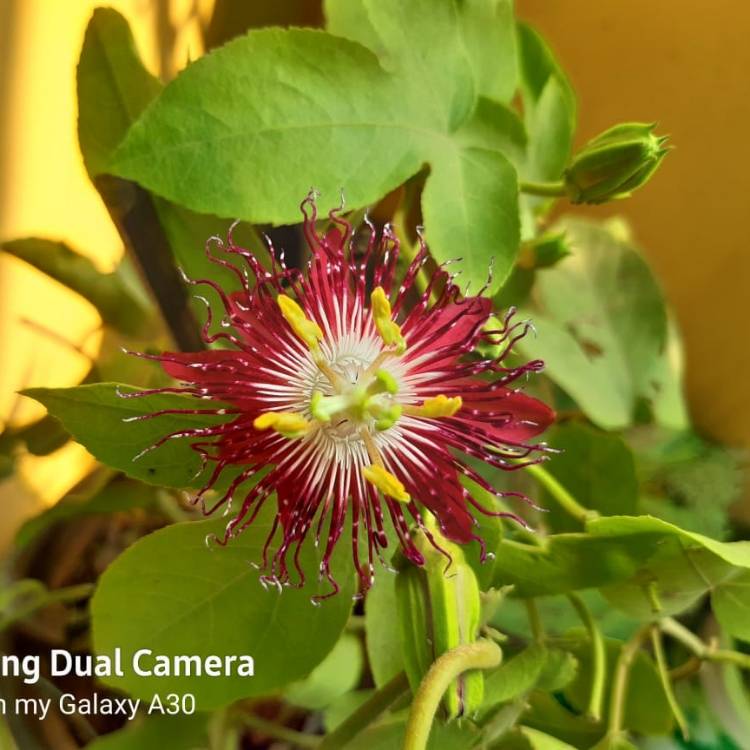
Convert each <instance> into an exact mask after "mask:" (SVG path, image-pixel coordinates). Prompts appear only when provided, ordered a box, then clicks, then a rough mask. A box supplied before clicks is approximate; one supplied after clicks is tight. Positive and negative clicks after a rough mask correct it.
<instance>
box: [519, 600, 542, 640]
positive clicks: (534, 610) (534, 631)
mask: <svg viewBox="0 0 750 750" xmlns="http://www.w3.org/2000/svg"><path fill="white" fill-rule="evenodd" d="M523 603H524V605H525V606H526V614H527V616H528V618H529V625H530V627H531V635H532V636H533V637H534V640H535V641H536V642H537V643H540V644H541V643H544V639H545V633H544V625H543V623H542V618H541V615H540V614H539V607H538V606H537V603H536V599H534V598H531V599H524V600H523Z"/></svg>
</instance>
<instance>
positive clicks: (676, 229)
mask: <svg viewBox="0 0 750 750" xmlns="http://www.w3.org/2000/svg"><path fill="white" fill-rule="evenodd" d="M517 7H518V12H519V15H520V16H521V17H522V18H525V19H526V20H529V21H531V22H533V23H534V25H535V26H537V28H539V29H540V30H541V31H542V33H543V34H544V35H545V36H546V37H547V38H548V40H549V42H550V43H551V44H552V46H553V48H554V49H555V50H556V51H557V53H558V55H559V57H560V59H561V60H562V62H563V64H564V66H565V68H566V70H567V71H568V72H569V74H570V76H571V78H572V80H573V85H574V87H575V89H576V91H577V92H578V95H579V105H580V107H579V114H580V129H579V141H582V140H585V139H588V138H590V137H591V136H593V135H595V134H596V133H598V132H599V131H601V130H603V129H604V128H606V127H608V126H609V125H612V124H614V123H616V122H618V121H621V120H627V119H634V120H641V121H647V122H648V121H654V120H658V121H659V123H660V125H659V131H660V132H663V133H670V134H671V135H672V139H673V143H674V145H675V147H676V148H675V150H674V151H673V152H672V153H671V154H670V155H669V156H668V157H667V158H666V159H665V161H664V163H663V166H662V168H661V169H660V171H659V172H658V174H657V175H656V177H655V178H654V179H653V180H652V182H651V183H649V185H648V186H647V187H646V188H644V189H643V190H642V191H641V192H640V193H638V194H636V196H635V197H634V198H632V199H630V200H628V201H625V202H623V203H621V204H618V205H615V206H614V207H612V206H607V207H602V208H598V209H593V210H590V211H589V213H592V214H595V215H598V216H604V215H609V214H612V213H617V212H620V213H624V214H625V215H627V216H628V217H629V218H630V219H631V220H632V223H633V225H634V228H635V233H636V237H637V238H638V239H639V241H640V242H641V244H642V245H643V246H644V249H645V250H646V253H647V255H648V258H649V259H650V261H651V263H652V265H653V267H654V268H655V270H656V272H657V274H658V276H659V278H660V279H661V281H662V283H663V285H664V287H665V289H666V292H667V295H668V297H669V300H670V302H671V303H672V305H673V307H674V309H675V311H676V312H677V316H678V319H679V322H680V324H681V326H682V332H683V335H684V338H685V342H686V345H687V385H688V393H689V397H690V403H691V407H692V411H693V416H694V418H695V420H696V421H697V423H698V424H699V426H700V427H702V428H703V429H704V430H705V431H706V432H708V433H709V434H711V435H713V436H714V437H718V438H721V439H723V440H726V441H730V442H733V443H741V444H744V445H745V446H748V445H750V366H749V364H750V355H749V354H748V352H749V351H750V349H749V347H748V344H747V340H748V336H747V325H748V323H749V322H750V304H749V302H750V232H749V231H748V222H747V218H748V205H750V137H748V123H750V43H749V42H748V29H749V28H750V5H749V4H748V3H747V2H745V1H744V0H711V2H701V1H699V0H660V1H659V2H653V0H567V1H566V2H562V0H517Z"/></svg>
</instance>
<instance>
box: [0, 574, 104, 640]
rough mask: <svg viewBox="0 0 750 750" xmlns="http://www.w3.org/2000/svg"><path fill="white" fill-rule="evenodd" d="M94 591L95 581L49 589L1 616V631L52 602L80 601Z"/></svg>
mask: <svg viewBox="0 0 750 750" xmlns="http://www.w3.org/2000/svg"><path fill="white" fill-rule="evenodd" d="M93 591H94V584H93V583H80V584H78V585H76V586H68V587H66V588H63V589H53V590H52V591H48V592H46V593H45V594H43V595H42V596H40V597H38V598H36V599H34V600H33V601H31V602H29V603H28V604H27V605H26V606H24V607H20V608H19V609H17V610H15V611H14V612H9V613H8V614H6V615H3V616H2V617H0V632H2V631H3V630H5V629H6V628H8V627H10V626H11V625H14V624H15V623H17V622H19V621H20V620H25V619H26V618H27V617H29V616H30V615H33V614H34V612H36V611H37V610H39V609H43V608H44V607H46V606H48V605H50V604H68V603H70V602H77V601H80V600H81V599H87V598H88V597H89V596H91V594H92V593H93Z"/></svg>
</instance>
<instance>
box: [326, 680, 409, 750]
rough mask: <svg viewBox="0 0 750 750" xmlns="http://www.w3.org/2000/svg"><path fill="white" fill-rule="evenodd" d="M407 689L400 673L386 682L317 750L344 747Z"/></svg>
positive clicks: (332, 749) (407, 686) (407, 685)
mask: <svg viewBox="0 0 750 750" xmlns="http://www.w3.org/2000/svg"><path fill="white" fill-rule="evenodd" d="M408 689H409V681H408V680H407V679H406V674H405V673H404V672H400V673H399V674H397V675H396V676H395V677H394V678H393V679H392V680H390V681H389V682H386V684H385V685H383V687H381V688H380V689H379V690H378V691H377V692H376V693H375V694H374V695H372V696H371V697H370V698H368V699H367V700H366V701H365V702H364V703H363V704H362V705H361V706H360V707H359V708H358V709H357V710H356V711H355V712H354V713H353V714H351V715H350V716H349V717H348V718H347V719H345V720H344V721H343V722H342V723H341V724H339V725H338V726H337V727H336V729H334V730H333V732H331V733H330V734H329V735H327V736H326V737H325V738H324V739H323V741H322V742H321V743H320V744H319V745H318V750H339V748H343V747H345V746H346V745H347V744H348V743H349V742H351V740H352V739H354V737H356V736H357V735H358V734H359V733H360V732H361V731H362V730H364V729H366V728H367V727H368V726H370V724H372V723H373V722H374V721H375V720H376V719H377V718H378V717H379V716H380V715H381V714H382V713H384V712H385V711H386V709H388V708H389V707H390V706H391V705H393V703H395V702H396V701H397V700H398V699H399V698H400V697H401V696H402V695H403V694H404V693H405V692H407V691H408Z"/></svg>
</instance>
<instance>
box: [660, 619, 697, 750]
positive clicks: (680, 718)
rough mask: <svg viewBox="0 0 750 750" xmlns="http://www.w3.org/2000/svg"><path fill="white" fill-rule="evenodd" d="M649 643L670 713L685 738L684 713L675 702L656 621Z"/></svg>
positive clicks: (687, 734)
mask: <svg viewBox="0 0 750 750" xmlns="http://www.w3.org/2000/svg"><path fill="white" fill-rule="evenodd" d="M651 645H652V646H653V649H654V657H655V658H656V666H657V669H658V670H659V677H660V678H661V684H662V687H663V688H664V694H665V695H666V696H667V702H668V703H669V708H670V709H671V711H672V715H673V716H674V718H675V721H676V722H677V726H679V728H680V732H681V733H682V737H683V739H684V740H687V739H688V736H689V734H690V732H689V731H688V724H687V720H686V719H685V715H684V714H683V713H682V709H681V708H680V704H679V703H678V702H677V697H676V696H675V694H674V688H673V686H672V680H671V679H670V677H669V665H668V664H667V658H666V656H665V655H664V644H663V642H662V639H661V630H660V629H659V625H658V624H657V623H654V624H653V625H652V626H651Z"/></svg>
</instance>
